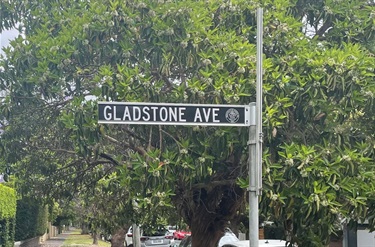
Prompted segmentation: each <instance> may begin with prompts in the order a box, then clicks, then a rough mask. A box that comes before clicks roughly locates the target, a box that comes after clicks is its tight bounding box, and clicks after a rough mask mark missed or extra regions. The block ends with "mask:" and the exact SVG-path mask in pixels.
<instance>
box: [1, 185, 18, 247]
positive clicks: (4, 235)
mask: <svg viewBox="0 0 375 247" xmlns="http://www.w3.org/2000/svg"><path fill="white" fill-rule="evenodd" d="M16 200H17V199H16V191H15V190H14V189H12V188H9V187H6V186H4V185H2V184H0V246H2V247H13V245H14V234H15V233H14V231H15V216H16V203H17V202H16Z"/></svg>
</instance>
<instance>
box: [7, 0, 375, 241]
mask: <svg viewBox="0 0 375 247" xmlns="http://www.w3.org/2000/svg"><path fill="white" fill-rule="evenodd" d="M1 4H2V8H3V9H4V15H3V19H2V22H1V26H0V29H4V28H8V27H12V26H15V25H18V24H19V25H20V30H22V31H23V33H24V34H25V36H20V37H18V38H17V39H15V40H14V41H12V42H11V46H10V47H9V48H5V54H6V56H5V57H3V58H2V59H1V60H0V67H1V76H0V89H1V90H3V91H5V93H6V94H5V97H3V98H2V104H1V117H0V120H1V121H2V123H3V124H2V125H3V126H5V127H4V130H5V131H4V133H3V134H2V135H1V137H0V145H1V150H2V152H3V154H4V155H3V157H4V158H3V160H4V163H9V164H12V166H13V169H14V170H15V172H16V174H17V176H18V178H19V181H20V182H22V183H23V184H21V185H20V188H21V189H22V191H24V193H30V191H31V189H33V190H34V192H37V193H42V192H43V193H47V194H48V195H49V196H55V197H65V196H68V197H69V196H72V194H74V191H73V190H72V188H74V189H75V190H76V191H79V190H83V189H85V188H90V187H92V186H94V185H96V184H97V182H98V181H99V180H100V179H101V178H103V177H104V178H105V177H110V176H115V177H116V178H117V181H118V182H119V183H121V185H122V186H123V189H124V190H125V191H126V192H127V193H126V198H124V200H126V201H127V203H129V204H128V205H132V210H134V211H132V212H133V213H132V214H131V215H133V216H134V218H132V219H131V220H132V221H136V222H137V223H141V224H143V225H144V224H147V223H148V224H151V223H157V222H158V220H160V219H159V218H160V216H162V215H163V212H166V210H168V208H170V206H171V205H174V206H175V207H176V208H177V211H178V212H179V214H180V215H181V216H182V217H183V218H184V220H185V221H186V223H187V224H189V225H190V227H191V230H192V232H193V234H194V239H193V246H194V247H198V246H205V247H206V246H215V245H216V243H217V242H218V239H219V238H220V236H221V235H222V233H223V229H224V226H225V225H226V224H228V222H230V221H234V218H235V217H236V216H238V214H239V213H240V212H241V210H242V209H243V208H244V206H245V198H246V194H245V192H246V187H247V185H248V177H247V174H248V173H247V158H248V157H247V152H246V146H247V136H248V135H247V131H248V130H247V129H246V128H233V127H221V128H214V127H202V126H200V127H198V126H196V127H182V126H130V125H100V124H97V101H98V100H100V101H130V102H168V103H195V104H203V103H204V104H208V103H212V104H240V105H241V104H248V103H249V102H252V101H254V99H255V78H256V73H255V62H256V61H255V60H256V56H255V53H256V51H255V36H256V18H255V11H256V8H257V7H263V8H264V24H265V27H264V57H265V59H264V64H263V66H264V85H263V90H264V96H263V100H264V109H263V124H264V128H263V132H264V137H265V139H264V147H265V150H264V162H263V171H264V174H263V177H264V192H263V196H262V201H261V209H262V213H263V214H264V215H265V216H266V217H269V218H270V219H272V220H275V221H277V222H282V223H283V224H285V229H286V231H287V234H288V237H290V239H289V240H290V241H292V242H296V243H298V244H299V245H301V246H320V245H321V243H324V244H326V243H327V241H328V240H329V235H330V234H331V233H333V232H335V231H336V230H337V229H336V228H334V227H333V226H334V223H335V222H336V221H337V220H338V219H340V218H347V219H348V220H349V221H351V220H352V221H353V222H356V221H358V220H363V219H365V218H368V219H369V220H370V225H371V226H373V225H374V222H373V220H372V219H373V217H372V216H373V214H374V212H373V211H372V207H371V205H372V204H373V203H374V193H373V191H374V190H373V188H374V182H373V181H374V175H375V174H374V172H373V170H374V169H373V166H374V147H375V146H374V145H375V140H374V137H375V136H374V133H375V132H374V125H373V123H374V110H375V108H374V92H375V83H374V64H375V61H374V49H373V47H374V40H375V39H374V30H375V23H374V20H375V18H369V17H371V16H372V17H374V15H375V10H374V3H373V1H368V0H366V1H365V0H355V1H339V0H329V1H309V0H299V1H285V0H275V1H268V0H267V1H262V3H260V2H258V1H248V0H233V1H191V0H186V1H168V0H166V1H165V0H160V1H148V0H146V1H138V0H133V1H120V0H113V1H111V0H104V1H103V0H102V1H97V0H90V1H86V0H80V1H50V0H49V1H9V2H4V1H3V2H2V3H1ZM145 211H147V212H158V213H157V214H152V215H149V214H143V213H142V212H145ZM306 226H309V228H308V229H309V230H308V231H306ZM207 236H210V237H208V238H207Z"/></svg>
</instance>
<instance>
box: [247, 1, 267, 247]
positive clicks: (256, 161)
mask: <svg viewBox="0 0 375 247" xmlns="http://www.w3.org/2000/svg"><path fill="white" fill-rule="evenodd" d="M262 55H263V9H262V8H258V9H257V64H256V66H257V83H256V103H255V104H254V103H251V104H250V114H251V115H250V127H249V142H248V145H249V160H248V162H249V245H250V247H259V195H260V194H261V190H262V141H263V134H262V96H263V92H262V81H263V68H262V67H263V66H262V64H263V62H262Z"/></svg>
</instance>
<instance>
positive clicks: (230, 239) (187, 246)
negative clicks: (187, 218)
mask: <svg viewBox="0 0 375 247" xmlns="http://www.w3.org/2000/svg"><path fill="white" fill-rule="evenodd" d="M191 241H192V236H191V235H190V236H187V237H186V238H184V239H183V240H182V241H181V243H180V245H179V247H191ZM236 241H240V240H239V239H238V238H237V236H236V234H234V233H233V232H232V231H231V230H230V229H229V228H226V229H225V230H224V236H222V237H221V238H220V240H219V244H218V247H222V246H224V245H225V244H228V243H234V242H236Z"/></svg>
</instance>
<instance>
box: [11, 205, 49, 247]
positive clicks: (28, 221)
mask: <svg viewBox="0 0 375 247" xmlns="http://www.w3.org/2000/svg"><path fill="white" fill-rule="evenodd" d="M47 221H48V210H47V207H46V206H45V205H43V203H42V201H40V200H37V199H33V198H22V200H18V201H17V214H16V234H15V239H16V241H21V240H26V239H29V238H34V237H37V236H41V235H43V234H44V233H45V232H46V229H47Z"/></svg>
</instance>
